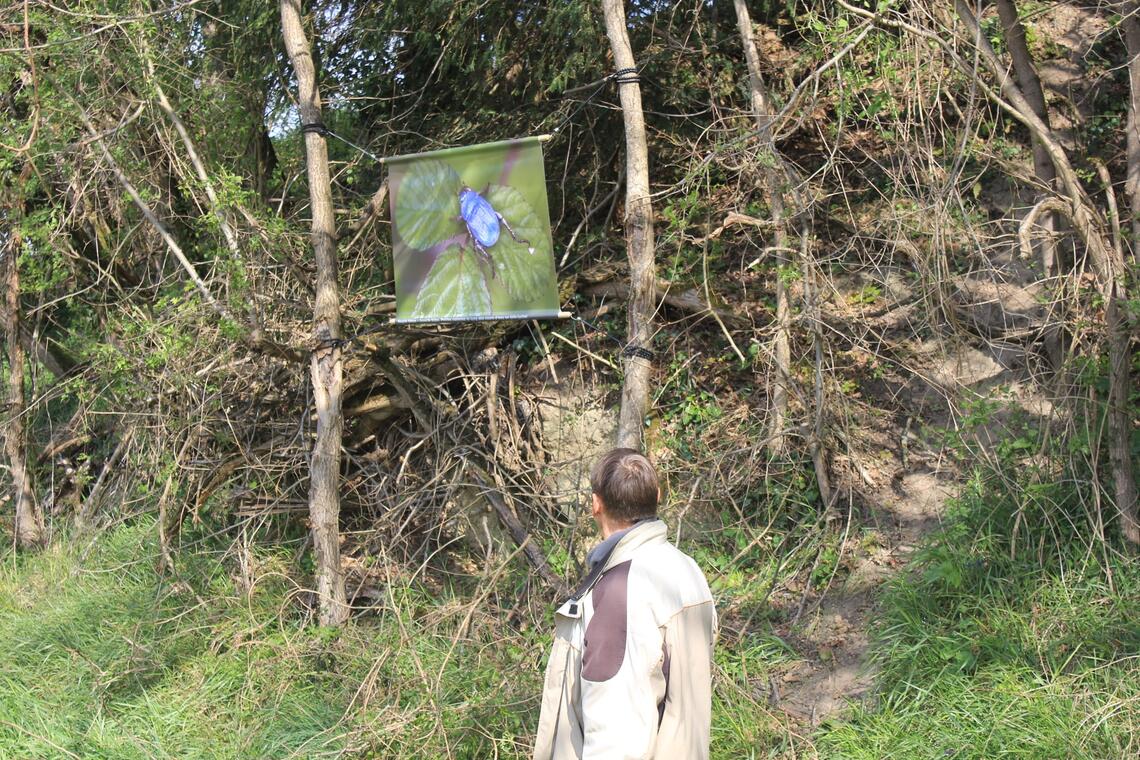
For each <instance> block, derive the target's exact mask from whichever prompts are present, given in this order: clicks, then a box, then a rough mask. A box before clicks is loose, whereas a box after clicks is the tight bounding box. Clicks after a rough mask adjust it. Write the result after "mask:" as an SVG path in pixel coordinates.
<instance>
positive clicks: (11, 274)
mask: <svg viewBox="0 0 1140 760" xmlns="http://www.w3.org/2000/svg"><path fill="white" fill-rule="evenodd" d="M9 234H10V237H9V240H8V253H7V255H6V256H5V257H4V259H5V261H4V273H5V277H4V284H5V288H4V290H5V298H4V300H5V312H6V313H5V316H6V319H5V323H4V333H5V340H6V342H7V344H8V420H7V424H6V425H5V426H4V449H5V451H6V452H7V454H8V467H9V468H10V471H11V475H12V496H13V498H14V501H15V502H16V525H15V531H14V532H15V538H16V545H17V546H19V547H20V548H23V549H30V548H33V547H37V546H41V545H42V544H43V542H44V519H43V515H42V514H40V510H39V507H37V506H36V502H35V492H34V489H33V487H32V471H31V470H30V469H29V467H28V460H27V451H26V450H25V445H24V444H25V429H24V347H23V346H22V345H21V344H20V268H19V261H18V258H19V252H20V247H21V240H20V233H19V232H18V231H16V230H12V231H11V232H10V233H9Z"/></svg>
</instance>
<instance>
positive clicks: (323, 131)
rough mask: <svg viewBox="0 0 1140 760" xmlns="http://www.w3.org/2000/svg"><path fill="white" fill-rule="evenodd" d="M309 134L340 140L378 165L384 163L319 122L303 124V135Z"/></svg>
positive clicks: (368, 151) (373, 154)
mask: <svg viewBox="0 0 1140 760" xmlns="http://www.w3.org/2000/svg"><path fill="white" fill-rule="evenodd" d="M309 132H312V133H313V134H315V135H320V136H321V137H332V138H335V139H337V140H340V141H341V142H342V143H344V144H345V145H347V146H348V147H350V148H353V149H354V150H356V151H358V152H360V153H363V154H364V155H366V156H368V157H369V158H371V159H372V160H373V161H375V162H376V163H383V159H381V158H380V157H379V156H377V155H376V154H375V153H373V152H372V151H370V150H368V149H366V148H362V147H360V146H359V145H357V144H356V143H354V142H351V141H349V140H346V139H345V138H343V137H341V136H340V135H338V134H337V133H336V132H333V131H332V130H331V129H329V128H328V127H327V126H325V125H324V124H322V123H320V122H319V121H318V122H314V123H312V124H302V125H301V134H308V133H309Z"/></svg>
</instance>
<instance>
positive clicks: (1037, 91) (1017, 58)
mask: <svg viewBox="0 0 1140 760" xmlns="http://www.w3.org/2000/svg"><path fill="white" fill-rule="evenodd" d="M997 11H998V17H999V18H1000V19H1001V25H1002V29H1003V30H1004V34H1005V44H1006V47H1008V48H1009V54H1010V57H1011V58H1012V59H1013V70H1014V72H1015V73H1016V74H1017V84H1018V86H1019V87H1020V88H1021V91H1022V93H1024V94H1025V100H1026V101H1027V102H1028V103H1029V105H1030V106H1031V107H1032V108H1033V113H1035V114H1037V118H1039V119H1040V120H1041V123H1042V124H1044V125H1045V126H1047V127H1048V126H1049V110H1048V107H1047V106H1046V104H1045V91H1044V90H1043V89H1042V88H1041V77H1040V76H1038V74H1037V67H1036V66H1034V65H1033V58H1032V56H1030V55H1029V45H1028V43H1027V42H1026V40H1025V27H1024V26H1022V24H1021V19H1020V18H1019V16H1018V13H1017V6H1016V4H1015V3H1014V0H997ZM1031 139H1032V141H1033V173H1034V174H1035V175H1036V176H1037V179H1038V180H1039V181H1040V182H1041V184H1042V185H1043V186H1044V187H1046V188H1048V190H1047V191H1046V194H1047V193H1050V192H1052V191H1053V190H1054V189H1055V186H1056V180H1057V171H1056V169H1054V168H1053V160H1052V159H1051V158H1049V150H1048V148H1046V147H1045V145H1044V143H1042V142H1041V140H1040V139H1038V138H1037V137H1036V136H1035V135H1032V134H1031ZM1043 195H1044V194H1043V193H1038V194H1037V199H1038V200H1040V199H1041V198H1042V197H1043ZM1057 222H1058V219H1057V216H1056V214H1052V213H1047V214H1042V215H1041V221H1040V222H1039V224H1040V226H1041V229H1042V231H1043V232H1044V233H1045V234H1044V236H1043V237H1042V238H1041V240H1040V243H1039V249H1038V250H1039V251H1040V260H1041V270H1042V272H1044V274H1045V276H1046V277H1053V276H1054V275H1056V274H1057V242H1056V240H1055V239H1054V237H1053V232H1054V231H1055V230H1056V229H1057ZM1044 340H1045V352H1046V354H1047V355H1048V357H1049V361H1050V363H1052V365H1053V369H1055V370H1059V369H1061V364H1062V363H1063V362H1064V356H1063V354H1062V350H1061V336H1060V333H1059V331H1058V329H1057V328H1056V327H1055V326H1051V327H1049V328H1046V331H1045V336H1044Z"/></svg>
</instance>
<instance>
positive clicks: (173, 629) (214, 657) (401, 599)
mask: <svg viewBox="0 0 1140 760" xmlns="http://www.w3.org/2000/svg"><path fill="white" fill-rule="evenodd" d="M153 533H154V531H153V526H150V525H146V526H136V527H124V528H120V529H118V530H116V531H114V532H113V533H110V534H108V535H106V536H104V537H102V538H101V539H100V540H99V541H98V542H97V543H96V544H95V545H94V546H92V547H88V550H85V549H84V548H81V547H78V546H73V547H70V548H69V547H66V546H61V545H56V546H53V547H51V548H49V549H48V550H46V551H45V552H43V553H41V554H39V555H34V556H18V557H12V556H11V555H9V557H8V558H7V559H6V561H5V564H4V565H3V567H2V569H0V662H3V663H4V665H3V667H2V668H0V757H45V758H46V757H51V758H56V757H61V758H62V757H70V756H78V757H82V758H115V759H116V760H121V759H123V758H251V757H274V758H283V757H299V758H300V757H304V758H309V757H345V756H347V757H446V756H448V755H450V756H452V757H456V758H483V757H494V756H499V757H523V756H525V755H526V752H527V751H528V750H529V746H528V743H529V740H530V731H531V730H533V729H532V725H533V723H534V722H535V720H536V717H537V716H536V714H535V713H536V710H537V705H538V698H539V689H540V685H541V684H540V677H541V676H540V673H541V668H540V663H539V659H540V658H541V657H542V656H543V655H544V651H543V649H544V644H543V642H542V641H540V640H539V638H540V637H538V636H535V635H530V634H526V633H518V632H509V633H508V634H504V633H503V631H502V626H500V625H498V624H497V623H496V621H495V620H494V619H493V618H492V616H491V615H489V613H488V611H487V609H486V606H485V604H484V605H483V606H480V607H476V609H475V610H474V612H473V614H471V615H470V616H468V615H467V611H468V605H467V603H466V602H467V600H465V599H462V598H461V597H459V596H458V595H456V594H453V593H451V592H445V593H442V594H439V593H437V594H429V593H428V592H426V591H425V590H423V589H421V588H418V587H417V586H415V585H414V584H411V583H402V584H399V585H397V584H393V585H392V586H391V587H390V588H389V589H388V590H389V603H388V605H387V607H386V608H385V609H382V610H381V611H379V613H378V614H376V615H375V616H370V617H365V618H361V619H360V620H358V621H354V622H352V623H350V624H349V625H347V626H346V627H345V628H344V629H343V630H341V631H331V630H327V629H321V628H319V627H317V626H314V625H308V626H306V625H305V624H304V620H303V619H302V616H301V615H300V614H299V612H298V607H297V605H296V604H295V603H294V602H290V601H289V599H288V597H289V593H290V592H291V591H292V590H293V589H294V588H295V587H294V586H293V584H292V583H291V582H290V581H289V580H288V574H287V572H286V570H287V569H288V563H287V559H288V558H287V556H286V555H285V554H283V553H273V552H269V551H265V552H263V553H262V554H260V555H255V556H254V557H253V558H252V562H253V563H254V564H255V566H256V570H257V572H256V574H255V577H257V578H258V582H257V583H256V584H255V586H254V589H253V590H252V592H250V593H242V592H240V591H239V589H238V586H237V583H236V582H235V578H234V577H231V573H230V570H231V568H229V567H228V562H227V561H226V560H225V559H223V558H221V557H220V556H219V555H214V554H211V553H209V552H206V551H202V552H200V553H198V554H196V555H195V554H191V553H189V552H187V551H184V552H183V553H182V554H181V555H180V577H179V578H177V579H164V578H161V577H160V576H159V575H158V574H157V572H156V571H155V560H156V559H157V553H156V551H155V546H154V544H153V541H152V538H151V537H152V536H153ZM234 576H235V577H236V573H235V574H234ZM464 621H466V622H464ZM504 636H507V638H508V639H509V640H504Z"/></svg>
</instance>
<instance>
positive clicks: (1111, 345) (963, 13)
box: [954, 0, 1140, 544]
mask: <svg viewBox="0 0 1140 760" xmlns="http://www.w3.org/2000/svg"><path fill="white" fill-rule="evenodd" d="M954 7H955V9H956V11H957V12H958V15H959V17H960V18H961V19H962V21H963V22H964V23H965V24H966V28H967V30H968V32H969V36H970V39H971V41H972V42H973V44H974V45H976V46H977V48H978V52H979V53H980V54H981V59H982V61H983V62H984V63H985V64H986V67H987V68H989V70H990V73H991V74H992V75H993V76H994V77H995V78H996V79H997V80H998V82H999V83H1000V85H1001V94H1002V95H1003V96H1004V97H1005V100H1006V101H1008V107H1009V109H1010V110H1011V112H1012V113H1013V114H1014V115H1015V116H1016V117H1017V118H1018V120H1019V121H1021V122H1022V123H1023V124H1025V125H1026V126H1027V127H1028V128H1029V129H1030V131H1031V132H1032V133H1033V136H1034V138H1036V139H1038V140H1040V141H1041V143H1042V145H1044V146H1045V148H1046V149H1047V150H1048V151H1049V158H1050V159H1051V160H1052V162H1053V168H1054V169H1055V170H1056V171H1057V176H1058V179H1059V180H1060V188H1061V190H1062V191H1063V193H1064V195H1065V198H1066V200H1067V201H1068V205H1069V212H1070V215H1071V218H1070V221H1071V222H1072V224H1073V226H1074V228H1075V229H1076V232H1077V234H1078V235H1079V236H1080V238H1081V241H1082V242H1083V243H1084V244H1085V246H1086V247H1087V250H1088V255H1089V258H1090V259H1091V261H1092V264H1093V267H1094V269H1095V270H1096V275H1097V285H1098V288H1099V290H1100V292H1101V294H1102V295H1103V296H1104V303H1105V332H1106V338H1107V342H1108V358H1109V376H1108V383H1109V386H1108V387H1109V392H1108V427H1109V458H1110V461H1111V463H1112V480H1113V490H1114V494H1115V498H1116V508H1117V510H1118V511H1119V513H1120V525H1121V531H1122V533H1123V534H1124V537H1125V539H1126V540H1127V541H1129V542H1130V543H1133V544H1140V497H1138V495H1137V489H1136V478H1135V475H1134V473H1133V469H1132V468H1133V463H1132V457H1131V435H1132V418H1131V416H1130V415H1129V414H1128V395H1129V390H1130V388H1131V378H1130V373H1131V367H1130V360H1131V352H1130V349H1129V341H1130V336H1129V334H1128V325H1127V322H1126V321H1125V317H1124V307H1123V306H1122V305H1121V304H1122V303H1127V301H1128V293H1127V289H1126V287H1125V284H1124V283H1125V275H1126V271H1125V266H1124V261H1123V258H1122V256H1121V254H1120V252H1119V251H1117V250H1116V249H1115V248H1114V247H1113V246H1112V244H1111V243H1110V242H1109V240H1108V238H1107V234H1106V231H1105V221H1104V220H1103V219H1102V218H1101V217H1100V215H1099V213H1098V212H1097V211H1096V208H1095V206H1093V205H1092V202H1091V200H1090V199H1089V194H1088V192H1087V191H1086V190H1085V188H1084V185H1082V184H1081V181H1080V178H1079V177H1078V176H1077V173H1076V171H1075V170H1074V169H1073V165H1072V162H1071V161H1070V160H1069V156H1068V154H1067V153H1066V152H1065V149H1064V148H1063V147H1062V146H1061V144H1060V143H1059V142H1058V141H1057V139H1056V137H1055V136H1054V135H1053V133H1052V131H1051V130H1050V129H1049V126H1048V125H1047V124H1045V123H1044V122H1043V121H1042V120H1041V119H1040V118H1039V117H1038V116H1037V114H1036V113H1034V112H1033V107H1032V106H1031V105H1030V104H1029V101H1028V100H1027V99H1026V97H1025V94H1024V93H1022V92H1021V88H1019V87H1018V86H1017V85H1016V84H1015V83H1014V81H1013V80H1012V78H1011V77H1010V76H1009V74H1008V72H1007V71H1006V70H1005V68H1004V67H1003V66H1002V65H1001V62H1000V61H999V60H998V58H997V55H996V54H995V53H994V50H993V47H992V46H991V45H990V42H989V40H988V39H987V38H986V36H985V35H984V34H983V33H982V30H981V27H980V26H979V24H978V19H977V18H976V17H975V16H974V13H973V11H972V10H971V9H970V6H969V4H967V3H966V2H965V0H955V2H954Z"/></svg>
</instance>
